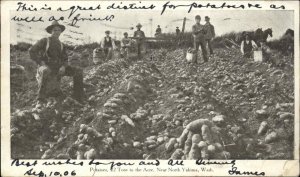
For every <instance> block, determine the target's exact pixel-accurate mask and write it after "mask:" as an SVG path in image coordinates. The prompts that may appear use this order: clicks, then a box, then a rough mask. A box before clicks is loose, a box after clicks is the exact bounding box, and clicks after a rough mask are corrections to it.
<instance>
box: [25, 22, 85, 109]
mask: <svg viewBox="0 0 300 177" xmlns="http://www.w3.org/2000/svg"><path fill="white" fill-rule="evenodd" d="M64 30H65V26H63V25H61V24H59V23H58V22H57V21H53V22H52V24H51V25H50V26H48V27H47V28H46V31H47V32H48V33H49V34H51V36H50V37H47V38H43V39H41V40H39V41H38V42H37V43H35V44H34V45H33V46H32V47H31V48H30V49H29V54H30V58H31V59H32V60H34V61H35V62H36V63H37V64H38V71H37V80H38V97H37V105H36V106H41V105H42V104H43V103H45V99H46V98H47V97H49V94H50V93H51V91H53V90H51V87H54V86H53V85H52V84H49V82H51V80H53V79H57V80H58V82H55V84H57V85H58V86H56V88H59V84H60V83H59V82H60V78H61V77H62V76H71V77H73V85H74V86H73V98H74V99H76V100H77V101H79V102H82V101H83V95H84V91H83V71H82V69H80V68H76V67H74V66H70V65H68V56H67V53H66V49H65V47H64V45H63V44H62V43H61V41H60V40H59V36H60V35H61V33H62V32H63V31H64ZM55 77H56V78H55ZM51 85H52V86H51ZM59 93H61V90H59Z"/></svg>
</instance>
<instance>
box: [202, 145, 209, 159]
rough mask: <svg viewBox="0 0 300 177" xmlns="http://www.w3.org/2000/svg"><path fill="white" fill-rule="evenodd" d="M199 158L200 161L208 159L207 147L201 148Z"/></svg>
mask: <svg viewBox="0 0 300 177" xmlns="http://www.w3.org/2000/svg"><path fill="white" fill-rule="evenodd" d="M201 158H202V159H209V154H208V149H207V147H203V148H202V149H201Z"/></svg>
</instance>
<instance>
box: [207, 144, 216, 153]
mask: <svg viewBox="0 0 300 177" xmlns="http://www.w3.org/2000/svg"><path fill="white" fill-rule="evenodd" d="M207 150H208V153H210V154H214V153H215V152H216V147H215V146H214V145H212V144H211V145H208V146H207Z"/></svg>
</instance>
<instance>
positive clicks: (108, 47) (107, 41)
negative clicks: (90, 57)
mask: <svg viewBox="0 0 300 177" xmlns="http://www.w3.org/2000/svg"><path fill="white" fill-rule="evenodd" d="M109 35H110V31H105V37H104V38H103V39H102V41H101V44H100V46H101V48H102V49H103V50H104V54H105V58H106V60H110V59H111V58H112V55H113V49H114V48H115V47H116V45H115V41H114V40H113V39H112V38H111V37H110V36H109Z"/></svg>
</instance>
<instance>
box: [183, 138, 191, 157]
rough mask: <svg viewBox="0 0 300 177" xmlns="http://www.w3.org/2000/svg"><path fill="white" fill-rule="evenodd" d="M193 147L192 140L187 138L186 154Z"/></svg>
mask: <svg viewBox="0 0 300 177" xmlns="http://www.w3.org/2000/svg"><path fill="white" fill-rule="evenodd" d="M191 147H192V140H191V139H187V140H186V141H185V143H184V154H185V155H188V154H189V152H190V150H191Z"/></svg>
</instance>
